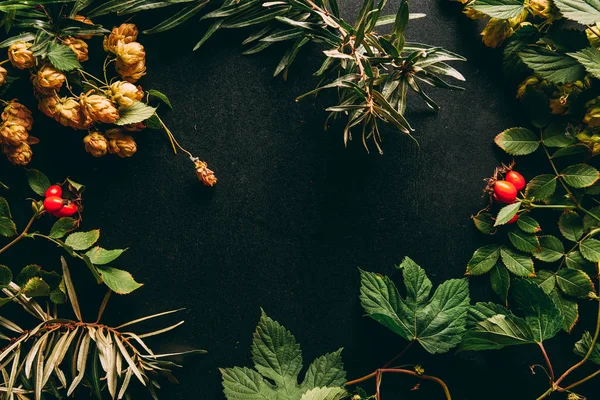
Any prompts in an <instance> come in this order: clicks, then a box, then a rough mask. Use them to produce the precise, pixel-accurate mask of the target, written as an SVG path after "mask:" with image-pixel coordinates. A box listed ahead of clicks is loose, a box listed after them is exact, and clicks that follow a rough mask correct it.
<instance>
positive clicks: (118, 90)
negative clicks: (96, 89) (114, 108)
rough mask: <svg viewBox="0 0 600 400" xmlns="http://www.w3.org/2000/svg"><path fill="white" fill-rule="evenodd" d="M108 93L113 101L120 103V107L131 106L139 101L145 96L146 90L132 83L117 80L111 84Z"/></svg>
mask: <svg viewBox="0 0 600 400" xmlns="http://www.w3.org/2000/svg"><path fill="white" fill-rule="evenodd" d="M107 95H108V97H110V99H111V100H112V101H113V103H116V104H118V105H119V106H120V107H130V106H131V105H132V104H133V103H134V102H135V101H139V100H141V99H142V98H143V97H144V91H143V90H141V87H139V86H135V85H134V84H132V83H129V82H124V81H117V82H115V83H113V84H112V85H110V87H109V89H108V91H107Z"/></svg>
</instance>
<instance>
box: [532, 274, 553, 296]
mask: <svg viewBox="0 0 600 400" xmlns="http://www.w3.org/2000/svg"><path fill="white" fill-rule="evenodd" d="M531 280H532V281H533V282H535V284H536V285H538V286H539V287H541V288H542V290H543V291H544V293H546V294H550V292H552V291H553V290H554V288H555V287H556V276H555V275H554V273H553V272H551V271H548V270H545V269H542V270H539V271H537V273H536V274H535V276H534V277H533V278H531Z"/></svg>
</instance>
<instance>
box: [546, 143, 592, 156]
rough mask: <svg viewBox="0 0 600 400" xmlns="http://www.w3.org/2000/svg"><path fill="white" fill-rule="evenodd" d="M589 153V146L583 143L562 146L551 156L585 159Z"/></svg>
mask: <svg viewBox="0 0 600 400" xmlns="http://www.w3.org/2000/svg"><path fill="white" fill-rule="evenodd" d="M589 155H590V148H589V147H587V146H586V145H585V144H576V145H573V146H568V147H563V148H562V149H558V150H556V151H555V152H554V154H552V158H554V159H556V158H560V157H572V158H577V159H580V160H584V159H587V158H588V157H589Z"/></svg>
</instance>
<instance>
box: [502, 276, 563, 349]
mask: <svg viewBox="0 0 600 400" xmlns="http://www.w3.org/2000/svg"><path fill="white" fill-rule="evenodd" d="M511 294H512V297H511V298H512V303H513V306H514V308H515V309H517V310H520V311H521V312H522V313H523V314H525V321H526V322H527V325H529V328H530V329H531V332H532V333H533V337H534V339H535V341H536V342H538V343H541V342H543V341H544V340H548V339H551V338H553V337H554V336H555V335H556V334H557V333H558V332H559V331H560V330H561V329H562V324H563V317H562V316H561V314H560V310H559V309H558V308H556V306H555V305H554V301H552V298H551V297H550V296H549V295H547V294H546V293H545V292H544V291H543V290H542V288H540V287H539V286H538V285H536V284H535V283H534V282H531V281H530V280H527V279H518V280H517V281H516V282H514V283H513V290H511Z"/></svg>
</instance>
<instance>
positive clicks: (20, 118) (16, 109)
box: [2, 100, 33, 131]
mask: <svg viewBox="0 0 600 400" xmlns="http://www.w3.org/2000/svg"><path fill="white" fill-rule="evenodd" d="M2 121H4V122H9V123H13V124H17V125H21V126H22V127H23V128H25V129H26V130H28V131H30V130H31V128H32V127H33V116H32V115H31V111H30V110H29V108H27V107H25V106H24V105H23V104H21V103H19V102H18V101H16V100H11V101H10V102H9V103H8V105H7V106H6V107H5V108H4V111H3V112H2Z"/></svg>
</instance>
